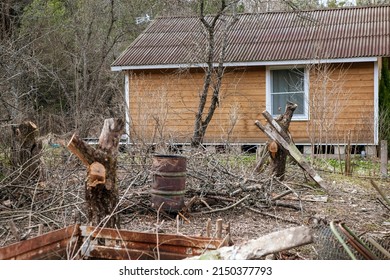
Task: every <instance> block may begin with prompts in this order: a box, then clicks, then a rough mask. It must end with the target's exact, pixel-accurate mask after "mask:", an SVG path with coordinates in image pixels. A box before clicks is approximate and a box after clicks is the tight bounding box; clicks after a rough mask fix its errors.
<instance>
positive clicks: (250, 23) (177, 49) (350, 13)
mask: <svg viewBox="0 0 390 280" xmlns="http://www.w3.org/2000/svg"><path fill="white" fill-rule="evenodd" d="M227 20H229V18H227ZM218 26H219V31H221V29H222V27H223V26H222V23H221V22H220V23H219V25H218ZM216 37H217V38H216V42H217V43H218V42H220V41H221V35H220V32H219V33H218V34H217V36H216ZM217 49H219V46H217ZM206 50H207V35H206V32H205V30H204V27H203V26H202V24H201V22H200V20H199V19H198V18H197V17H171V18H157V19H155V20H154V21H153V22H152V23H151V24H150V26H149V27H148V28H147V29H146V30H145V31H144V32H143V33H142V34H141V35H140V36H139V37H138V38H137V39H136V40H135V41H134V42H133V43H132V44H131V45H130V46H129V48H128V49H127V50H125V51H124V52H123V53H122V55H121V56H120V57H119V58H118V59H117V60H116V61H115V62H114V63H113V64H112V66H130V67H131V66H142V65H160V66H161V65H162V66H163V65H176V64H197V63H205V61H206V58H205V57H206ZM380 56H390V5H386V6H374V7H352V8H341V9H322V10H313V11H302V12H271V13H260V14H241V15H239V19H238V22H236V24H235V25H234V26H233V27H232V28H231V30H230V31H229V33H228V45H227V56H226V60H225V61H226V62H255V61H278V60H279V61H282V60H308V59H337V58H357V57H380Z"/></svg>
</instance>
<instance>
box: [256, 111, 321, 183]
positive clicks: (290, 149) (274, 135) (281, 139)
mask: <svg viewBox="0 0 390 280" xmlns="http://www.w3.org/2000/svg"><path fill="white" fill-rule="evenodd" d="M286 111H287V110H286ZM263 116H264V117H265V118H266V119H267V123H266V124H265V125H263V124H262V123H261V122H260V121H258V120H256V121H255V125H256V126H257V127H258V128H259V129H260V130H261V131H263V132H264V133H265V134H266V135H267V136H268V137H269V138H270V139H271V140H272V141H275V142H276V143H277V144H278V145H280V146H281V147H283V148H284V150H285V151H286V152H287V153H288V154H289V155H290V156H291V157H292V158H293V159H294V160H295V161H296V162H297V164H298V165H299V166H300V167H301V168H302V169H303V170H305V171H306V172H307V173H308V174H309V176H310V177H311V178H312V179H313V180H314V181H315V182H316V183H317V185H318V186H320V187H321V188H323V189H325V190H327V189H328V186H327V184H326V182H325V181H324V180H323V179H322V178H321V176H320V175H318V173H317V172H316V171H315V170H314V169H313V168H312V167H311V166H310V164H309V163H308V162H307V161H306V160H305V158H304V157H303V155H302V154H301V152H300V151H299V150H298V148H297V147H296V146H295V145H294V143H293V141H292V139H291V137H290V136H289V135H288V134H286V133H285V130H283V128H282V127H281V126H280V125H279V124H278V122H276V121H274V120H273V119H272V117H271V115H270V113H268V112H267V111H264V112H263Z"/></svg>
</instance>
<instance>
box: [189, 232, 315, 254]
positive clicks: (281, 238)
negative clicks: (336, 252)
mask: <svg viewBox="0 0 390 280" xmlns="http://www.w3.org/2000/svg"><path fill="white" fill-rule="evenodd" d="M312 242H313V236H312V233H311V231H310V229H309V228H308V227H305V226H299V227H293V228H289V229H285V230H281V231H277V232H273V233H270V234H267V235H264V236H262V237H259V238H257V239H252V240H249V241H246V242H244V243H242V244H237V245H233V246H229V247H221V248H219V249H217V250H214V251H209V252H206V253H204V254H202V255H200V256H196V257H193V258H190V259H196V260H257V259H260V258H262V257H264V256H266V255H269V254H273V253H277V252H281V251H284V250H289V249H292V248H295V247H298V246H303V245H306V244H310V243H312Z"/></svg>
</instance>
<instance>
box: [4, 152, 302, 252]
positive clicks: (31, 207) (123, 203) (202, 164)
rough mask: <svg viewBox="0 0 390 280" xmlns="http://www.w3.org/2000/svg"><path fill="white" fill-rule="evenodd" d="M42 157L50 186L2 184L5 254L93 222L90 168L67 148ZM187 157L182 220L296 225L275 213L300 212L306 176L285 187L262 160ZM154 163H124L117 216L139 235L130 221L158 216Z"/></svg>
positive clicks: (146, 159)
mask: <svg viewBox="0 0 390 280" xmlns="http://www.w3.org/2000/svg"><path fill="white" fill-rule="evenodd" d="M41 153H42V155H41V156H42V157H41V158H43V162H44V164H45V165H44V170H45V180H44V181H41V180H38V179H34V180H26V181H24V184H21V183H19V184H15V182H14V181H13V180H12V178H13V177H12V176H4V177H3V178H2V179H1V181H0V221H1V222H0V240H2V241H1V243H0V246H3V245H5V244H9V243H12V242H15V241H17V240H18V239H19V240H20V239H23V238H30V237H33V236H36V235H39V234H41V233H43V232H48V231H51V230H54V229H58V228H63V227H65V226H67V225H69V224H73V223H75V222H77V223H82V224H83V223H85V222H86V221H87V215H86V210H85V204H86V203H85V193H84V184H85V180H86V177H85V168H84V167H83V166H82V164H81V163H80V162H79V161H78V160H77V158H76V157H75V156H74V155H72V154H70V153H69V151H68V150H67V149H66V148H64V147H53V146H50V145H49V146H48V145H46V146H44V148H43V150H42V151H41ZM183 155H184V156H186V157H187V174H186V175H187V176H186V194H185V205H186V206H185V208H184V209H183V211H181V214H182V215H183V217H187V218H188V219H191V218H194V217H196V216H197V215H201V214H210V213H218V212H219V213H222V212H224V211H230V210H232V209H235V210H237V209H238V210H240V209H243V208H245V209H248V210H250V211H255V212H257V213H260V214H262V215H266V216H269V217H273V218H278V219H280V220H285V221H287V222H291V223H297V222H296V221H294V220H289V219H287V218H285V217H278V215H277V214H275V211H274V210H275V207H290V208H293V209H296V210H301V204H300V200H299V197H300V193H301V190H302V188H304V189H305V190H307V188H306V187H305V186H306V185H305V183H304V180H305V178H304V176H303V173H302V172H291V174H287V176H286V179H285V181H284V182H279V180H278V179H277V178H274V177H270V176H268V175H267V174H266V173H257V172H254V171H253V170H254V169H255V166H256V160H255V155H248V154H240V153H236V154H234V153H226V154H216V153H215V152H211V151H210V152H207V151H202V152H199V151H195V152H183ZM152 157H153V154H140V153H137V152H136V151H134V150H132V149H128V150H126V151H125V152H121V153H120V154H119V155H118V181H117V183H118V189H119V202H118V206H117V207H116V208H115V211H116V212H115V213H112V214H113V215H114V214H120V215H121V223H122V224H124V225H123V228H129V227H130V228H131V229H133V228H134V227H131V226H130V225H134V224H132V223H131V221H133V220H135V219H142V216H143V215H147V214H148V213H149V214H152V215H151V216H155V215H156V213H155V212H156V210H155V209H154V208H153V207H152V205H151V202H150V189H151V183H152V173H151V164H152ZM297 170H299V169H298V168H297ZM297 174H298V175H297ZM300 174H302V176H300ZM297 176H298V177H299V178H298V177H297ZM289 181H294V182H295V183H294V184H295V185H293V184H290V183H288V182H289ZM297 182H298V185H299V186H297V185H296V184H297ZM286 195H290V196H291V195H292V196H295V197H296V200H295V201H294V202H292V203H291V202H289V203H285V202H284V203H282V202H281V201H280V199H281V198H282V197H284V196H286ZM167 217H168V218H169V216H167ZM171 219H174V218H172V217H171ZM141 230H143V229H141Z"/></svg>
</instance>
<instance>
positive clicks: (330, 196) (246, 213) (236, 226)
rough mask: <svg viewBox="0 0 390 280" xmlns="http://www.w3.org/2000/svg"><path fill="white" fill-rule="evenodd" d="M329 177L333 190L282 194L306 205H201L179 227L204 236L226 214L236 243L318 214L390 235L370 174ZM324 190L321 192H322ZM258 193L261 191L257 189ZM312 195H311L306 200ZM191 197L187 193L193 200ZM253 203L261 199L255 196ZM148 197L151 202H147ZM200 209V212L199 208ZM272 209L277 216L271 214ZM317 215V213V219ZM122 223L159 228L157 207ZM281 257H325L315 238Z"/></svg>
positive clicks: (163, 220) (169, 223)
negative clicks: (253, 207)
mask: <svg viewBox="0 0 390 280" xmlns="http://www.w3.org/2000/svg"><path fill="white" fill-rule="evenodd" d="M321 175H322V177H323V178H324V179H325V180H326V181H327V182H329V190H327V191H326V192H322V191H319V190H318V189H316V190H312V189H307V188H301V189H297V190H296V192H297V194H298V195H299V196H301V198H302V200H301V201H299V200H297V199H296V197H295V196H293V195H290V196H289V198H290V199H288V198H287V199H283V201H284V202H286V203H287V204H292V205H295V206H297V208H299V207H302V209H301V210H297V209H292V208H289V207H283V206H273V207H270V208H267V209H266V210H264V213H265V214H260V213H257V212H253V211H251V210H248V208H246V207H245V206H243V205H238V206H236V207H234V208H232V209H229V210H224V211H221V212H217V213H211V214H202V213H201V212H202V211H205V212H207V211H208V210H209V209H207V207H203V208H201V209H197V213H188V214H187V215H186V218H187V219H188V221H185V220H183V219H180V223H179V233H181V234H184V235H195V236H204V235H205V229H206V224H207V220H208V219H211V221H212V226H213V229H215V222H216V220H217V219H223V223H224V224H225V225H226V224H230V232H231V238H232V241H233V242H234V244H240V243H241V242H244V241H246V240H249V239H255V238H258V237H260V236H263V235H266V234H268V233H271V232H274V231H279V230H282V229H285V228H289V227H294V226H298V225H306V226H310V227H312V226H313V222H315V220H317V221H318V220H322V221H321V222H323V223H329V222H330V221H343V222H345V224H346V225H347V226H348V227H349V228H350V229H351V230H352V231H353V232H354V233H355V234H357V235H363V236H364V235H370V236H371V235H373V236H378V237H379V238H380V239H381V240H383V239H384V240H386V241H385V242H384V243H385V244H388V243H389V241H390V211H389V210H388V209H386V208H385V207H384V206H383V205H382V204H381V203H380V202H379V201H378V198H380V195H379V194H378V193H377V191H376V190H375V189H374V188H373V187H371V184H370V181H369V180H368V179H362V178H353V177H352V178H350V177H345V176H342V175H335V174H321ZM378 183H379V184H380V186H381V188H383V189H384V190H386V191H387V192H388V191H389V190H390V188H389V182H388V181H379V182H378ZM318 193H319V194H318ZM253 196H254V199H256V198H255V197H256V195H255V194H254V195H253ZM305 197H308V198H309V199H308V200H305ZM310 198H323V199H326V202H322V201H310ZM189 199H190V197H186V201H188V200H189ZM250 200H251V198H249V199H248V203H246V204H247V205H248V204H249V205H250V204H256V202H255V201H250ZM146 203H148V202H146ZM199 212H200V213H199ZM267 214H270V215H272V216H273V217H272V216H267ZM313 218H315V219H313ZM122 224H123V228H126V229H129V230H136V231H150V232H155V230H156V225H157V213H156V212H152V211H148V212H147V213H144V214H140V213H138V214H137V215H136V216H134V215H129V214H124V215H123V216H122ZM158 227H159V231H160V232H164V233H177V230H178V226H177V221H176V219H174V218H173V217H172V218H170V217H169V216H160V218H159V223H158ZM276 257H277V258H293V259H321V256H319V255H318V252H317V250H316V246H315V244H311V245H306V246H302V247H300V248H297V249H295V250H292V251H291V252H284V253H283V254H279V255H278V256H276Z"/></svg>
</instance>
